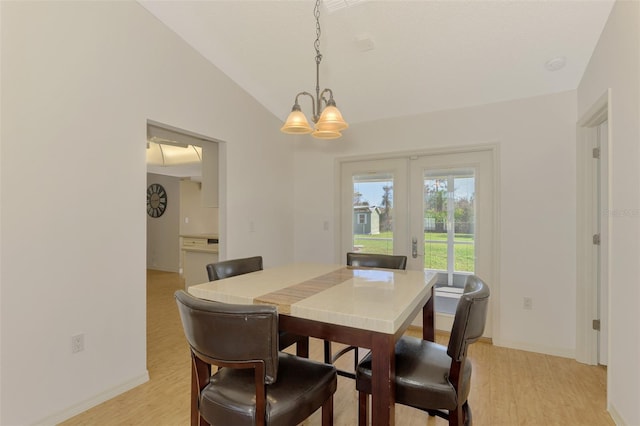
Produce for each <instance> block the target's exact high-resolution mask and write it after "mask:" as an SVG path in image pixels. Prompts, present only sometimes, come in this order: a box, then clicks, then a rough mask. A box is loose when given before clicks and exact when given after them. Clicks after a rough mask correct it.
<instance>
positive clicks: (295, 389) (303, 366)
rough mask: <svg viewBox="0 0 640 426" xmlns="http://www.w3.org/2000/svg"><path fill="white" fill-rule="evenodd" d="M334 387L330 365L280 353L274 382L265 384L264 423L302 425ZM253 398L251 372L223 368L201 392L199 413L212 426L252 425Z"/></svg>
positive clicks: (252, 373)
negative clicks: (220, 425)
mask: <svg viewBox="0 0 640 426" xmlns="http://www.w3.org/2000/svg"><path fill="white" fill-rule="evenodd" d="M336 387H337V379H336V375H335V369H334V367H333V366H331V365H327V364H323V363H319V362H316V361H310V360H308V359H304V358H299V357H296V356H293V355H289V354H286V353H283V352H280V353H279V363H278V377H277V380H276V382H275V383H273V384H270V385H267V397H266V398H267V409H266V417H267V419H266V423H267V424H269V425H295V424H298V423H300V422H302V421H303V420H304V419H305V418H307V417H308V416H309V415H310V414H311V413H313V412H314V411H316V410H317V409H318V408H320V407H322V404H323V403H324V402H325V401H326V400H327V399H328V398H330V397H331V395H332V394H333V393H334V392H335V390H336ZM255 395H256V389H255V379H254V370H253V369H243V370H238V369H232V368H222V369H220V370H219V371H218V372H217V373H215V374H214V375H213V376H212V377H211V383H210V384H209V385H207V386H206V387H205V388H204V389H203V390H202V392H201V394H200V408H199V410H200V413H201V415H202V417H203V418H204V419H205V420H207V422H209V423H210V424H212V425H217V424H228V425H253V424H255V419H254V417H255V408H256V407H255V403H256V401H255ZM274 402H277V404H275V403H274Z"/></svg>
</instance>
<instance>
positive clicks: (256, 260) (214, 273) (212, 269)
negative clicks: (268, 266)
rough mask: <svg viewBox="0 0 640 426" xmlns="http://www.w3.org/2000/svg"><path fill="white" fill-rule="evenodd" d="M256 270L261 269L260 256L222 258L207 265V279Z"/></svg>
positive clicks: (213, 279) (211, 279)
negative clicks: (222, 259) (220, 260)
mask: <svg viewBox="0 0 640 426" xmlns="http://www.w3.org/2000/svg"><path fill="white" fill-rule="evenodd" d="M256 271H262V256H253V257H245V258H242V259H231V260H224V261H222V262H217V263H210V264H208V265H207V275H208V276H209V281H215V280H221V279H224V278H229V277H235V276H236V275H242V274H248V273H249V272H256Z"/></svg>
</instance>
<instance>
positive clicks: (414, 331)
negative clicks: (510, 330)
mask: <svg viewBox="0 0 640 426" xmlns="http://www.w3.org/2000/svg"><path fill="white" fill-rule="evenodd" d="M407 331H408V332H409V333H410V334H411V335H412V336H422V327H419V326H417V325H410V326H409V328H408V330H407ZM435 333H436V336H439V337H444V338H445V339H447V340H448V339H449V336H451V332H449V331H445V330H436V331H435ZM478 342H482V343H488V344H490V345H493V339H492V338H491V337H481V338H479V339H478Z"/></svg>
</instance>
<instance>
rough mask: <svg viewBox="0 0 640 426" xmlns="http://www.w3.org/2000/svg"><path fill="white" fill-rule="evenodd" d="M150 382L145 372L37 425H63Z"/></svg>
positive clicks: (147, 372)
mask: <svg viewBox="0 0 640 426" xmlns="http://www.w3.org/2000/svg"><path fill="white" fill-rule="evenodd" d="M148 381H149V371H147V370H145V371H144V373H143V374H141V375H139V376H137V377H134V378H132V379H131V380H128V381H126V382H124V383H122V384H120V385H118V386H116V387H113V388H111V389H108V390H106V391H104V392H101V393H99V394H98V395H96V396H94V397H92V398H89V399H86V400H84V401H82V402H79V403H78V404H75V405H73V406H71V407H69V408H67V409H65V410H62V411H59V412H57V413H55V414H52V415H51V416H48V417H46V418H44V419H42V420H41V421H39V422H37V423H35V425H41V426H45V425H56V424H58V423H61V422H63V421H65V420H67V419H70V418H71V417H73V416H77V415H78V414H80V413H82V412H84V411H87V410H88V409H90V408H92V407H95V406H96V405H98V404H102V403H103V402H105V401H108V400H110V399H111V398H114V397H116V396H118V395H120V394H122V393H124V392H126V391H128V390H131V389H133V388H135V387H136V386H140V385H141V384H143V383H146V382H148Z"/></svg>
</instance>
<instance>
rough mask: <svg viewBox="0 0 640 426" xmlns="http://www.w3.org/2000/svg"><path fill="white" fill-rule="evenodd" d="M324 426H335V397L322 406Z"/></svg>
mask: <svg viewBox="0 0 640 426" xmlns="http://www.w3.org/2000/svg"><path fill="white" fill-rule="evenodd" d="M322 426H333V396H331V397H329V398H328V399H327V400H326V401H325V402H324V404H322Z"/></svg>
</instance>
